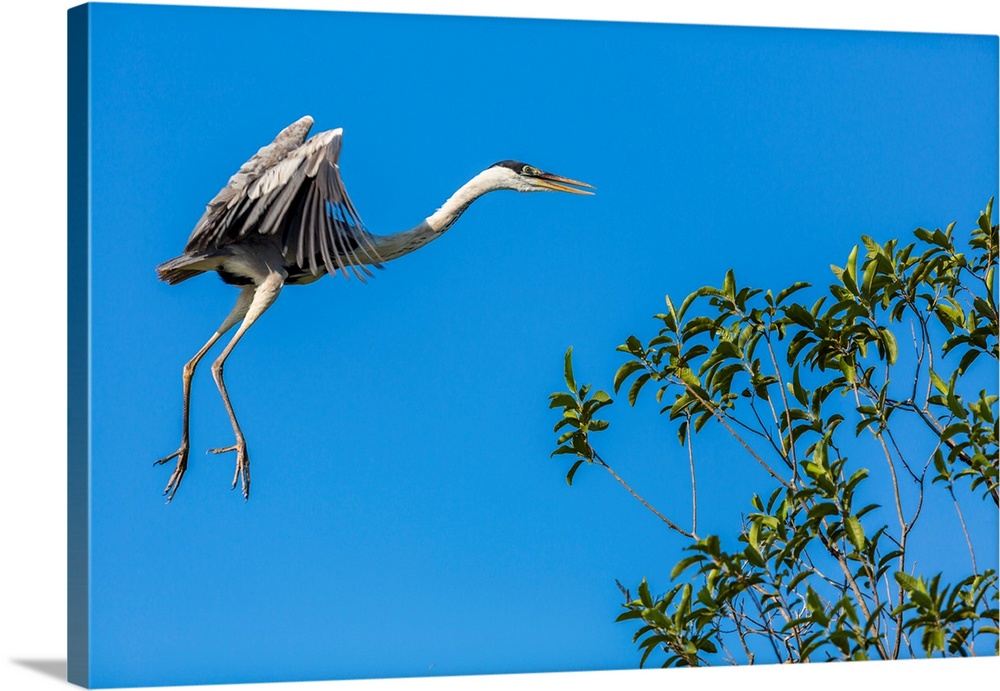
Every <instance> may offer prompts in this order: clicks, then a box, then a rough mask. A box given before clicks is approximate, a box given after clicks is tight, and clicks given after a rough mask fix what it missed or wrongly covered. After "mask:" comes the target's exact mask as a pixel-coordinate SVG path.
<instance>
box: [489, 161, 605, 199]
mask: <svg viewBox="0 0 1000 691" xmlns="http://www.w3.org/2000/svg"><path fill="white" fill-rule="evenodd" d="M487 172H488V173H490V175H491V176H495V178H496V184H497V189H509V190H516V191H518V192H571V193H573V194H593V192H591V191H590V190H592V189H594V186H593V185H588V184H587V183H585V182H580V181H579V180H570V179H569V178H564V177H560V176H559V175H553V174H552V173H546V172H545V171H544V170H539V169H538V168H535V167H534V166H532V165H528V164H527V163H522V162H521V161H500V162H499V163H494V164H493V165H492V166H490V167H489V168H488V169H487ZM582 188H586V189H582Z"/></svg>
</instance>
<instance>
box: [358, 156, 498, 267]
mask: <svg viewBox="0 0 1000 691" xmlns="http://www.w3.org/2000/svg"><path fill="white" fill-rule="evenodd" d="M498 182H499V181H498V178H497V176H496V174H495V173H493V172H491V169H487V170H484V171H483V172H482V173H480V174H479V175H477V176H476V177H474V178H472V179H471V180H469V181H468V182H467V183H465V184H464V185H462V186H461V187H459V188H458V190H457V191H456V192H455V193H454V194H453V195H451V197H449V198H448V201H446V202H445V203H444V204H442V205H441V208H440V209H438V210H437V211H435V212H434V213H433V214H431V215H430V216H428V217H427V218H425V219H424V220H423V221H422V222H421V223H420V224H419V225H417V226H415V227H413V228H411V229H409V230H404V231H402V232H399V233H392V234H391V235H375V236H372V244H373V245H374V246H375V249H376V250H377V251H378V253H379V256H380V258H381V259H382V260H384V261H389V260H390V259H395V258H396V257H401V256H403V255H404V254H409V253H410V252H413V251H414V250H417V249H420V248H421V247H423V246H424V245H426V244H427V243H429V242H430V241H431V240H435V239H437V238H439V237H441V236H442V235H444V232H445V231H446V230H448V229H449V228H451V226H452V225H453V224H454V223H455V221H457V220H458V218H459V216H461V215H462V214H463V213H465V210H466V209H468V208H469V205H470V204H472V202H474V201H476V200H477V199H479V197H481V196H483V195H484V194H486V193H487V192H492V191H494V190H497V189H501V188H500V186H499V184H498Z"/></svg>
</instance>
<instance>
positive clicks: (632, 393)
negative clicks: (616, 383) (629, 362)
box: [628, 372, 650, 406]
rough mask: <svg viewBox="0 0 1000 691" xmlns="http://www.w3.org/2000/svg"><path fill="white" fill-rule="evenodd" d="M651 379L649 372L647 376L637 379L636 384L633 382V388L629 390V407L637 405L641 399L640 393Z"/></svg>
mask: <svg viewBox="0 0 1000 691" xmlns="http://www.w3.org/2000/svg"><path fill="white" fill-rule="evenodd" d="M649 377H650V374H649V372H646V373H645V374H640V375H639V377H638V378H636V380H635V381H634V382H632V386H631V387H630V388H629V390H628V403H629V405H631V406H634V405H635V401H636V399H637V398H638V397H639V392H640V391H641V390H642V387H643V386H645V384H646V382H648V381H649Z"/></svg>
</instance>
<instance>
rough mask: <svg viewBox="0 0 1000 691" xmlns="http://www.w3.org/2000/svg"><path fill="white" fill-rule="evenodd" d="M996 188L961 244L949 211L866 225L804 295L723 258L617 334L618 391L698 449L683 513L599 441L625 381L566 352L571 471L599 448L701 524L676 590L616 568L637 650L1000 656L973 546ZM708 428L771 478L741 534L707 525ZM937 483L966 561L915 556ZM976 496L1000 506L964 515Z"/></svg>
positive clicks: (986, 399)
mask: <svg viewBox="0 0 1000 691" xmlns="http://www.w3.org/2000/svg"><path fill="white" fill-rule="evenodd" d="M992 207H993V200H992V199H991V200H990V201H989V203H988V204H987V206H986V210H985V211H984V212H982V213H981V215H980V217H979V222H978V224H977V226H976V227H975V228H973V229H972V231H971V233H970V234H969V237H968V240H967V248H966V249H964V250H963V249H961V248H960V247H959V246H958V244H957V243H956V240H955V237H954V228H955V224H954V223H952V224H951V225H949V226H948V227H947V228H946V229H945V230H943V231H942V230H940V229H938V230H934V231H928V230H925V229H922V228H920V229H917V230H915V231H914V232H913V235H914V236H915V238H916V241H915V242H912V243H910V244H908V245H905V246H901V243H900V242H899V241H897V240H889V241H888V242H886V243H884V244H879V243H877V242H876V241H875V240H873V239H872V238H870V237H867V236H862V238H861V239H862V245H861V246H860V247H859V246H855V247H854V248H853V249H852V250H851V252H850V254H849V256H848V258H847V262H846V264H845V265H844V266H843V267H838V266H832V267H831V269H832V271H833V275H834V278H835V282H834V283H833V285H831V286H830V287H829V290H828V291H825V294H824V295H822V296H820V297H818V299H815V301H813V302H811V303H809V304H807V303H805V302H797V301H796V299H801V296H803V295H808V294H809V293H810V292H811V291H812V287H811V286H810V285H809V284H808V283H804V282H798V283H793V284H792V285H789V286H787V287H785V288H784V289H782V290H780V291H778V292H777V293H773V292H772V291H770V290H767V291H762V290H760V289H756V288H750V287H740V286H739V285H738V284H737V281H736V276H735V274H734V272H733V271H732V270H730V271H729V272H727V273H726V275H725V278H724V280H723V282H722V286H721V287H704V288H700V289H698V290H696V291H694V292H693V293H691V294H690V295H688V296H687V297H686V298H685V299H684V300H682V301H681V302H680V304H679V305H677V304H676V303H675V302H674V301H673V300H671V298H670V297H669V296H667V298H666V307H667V311H666V312H664V313H662V314H657V315H656V316H655V319H656V320H657V321H658V322H659V323H660V324H661V328H660V329H659V332H658V333H657V334H656V335H655V336H653V337H652V338H651V339H649V340H648V342H646V343H645V344H644V343H643V342H642V341H640V339H639V338H637V337H635V336H629V337H628V338H627V339H626V340H625V343H624V344H623V345H621V346H619V347H618V350H619V351H621V352H622V353H624V354H625V356H626V357H627V360H626V361H625V362H624V364H622V365H621V367H620V368H619V369H618V370H617V372H616V373H615V375H614V379H613V390H614V393H615V394H616V395H617V394H618V393H619V392H620V391H623V390H625V389H626V387H627V400H628V402H629V404H630V405H631V406H635V404H636V402H637V400H638V398H639V396H640V395H644V396H648V395H655V398H656V401H657V402H658V403H659V404H660V405H661V406H662V409H661V410H660V413H661V415H663V416H665V417H666V418H667V420H668V421H669V424H670V425H672V426H673V427H674V428H675V429H676V433H677V438H678V440H679V442H680V445H681V447H682V448H683V449H684V453H686V455H687V458H688V462H689V465H690V485H691V496H692V502H691V503H692V515H691V517H690V523H689V524H688V523H687V522H686V521H685V520H682V519H681V518H679V517H677V516H673V517H670V516H667V515H665V514H664V513H662V512H660V511H659V510H658V509H656V508H654V506H653V505H652V504H650V503H649V502H647V501H646V499H644V498H642V497H641V496H640V495H639V494H638V493H637V492H636V491H635V490H634V489H633V488H632V486H631V485H630V484H629V483H628V482H626V481H625V480H624V479H623V478H622V477H621V476H620V475H619V474H618V473H617V472H616V471H615V470H614V469H613V467H612V465H611V464H610V463H608V462H607V461H606V460H605V459H604V458H602V456H601V454H600V453H598V451H597V448H596V447H595V434H596V433H599V432H602V431H603V430H605V429H607V428H608V425H609V422H608V421H607V420H603V419H600V418H598V417H597V415H598V412H599V411H602V409H604V408H606V407H607V406H610V405H611V404H612V403H613V399H612V397H611V396H610V395H608V394H607V393H606V392H605V391H602V390H594V389H593V388H592V387H591V386H590V385H589V384H588V385H584V386H579V387H578V386H577V384H576V381H575V378H574V373H573V363H572V348H570V349H569V350H568V351H567V352H566V357H565V379H566V385H567V388H568V390H567V391H562V392H558V393H554V394H552V395H551V396H550V407H552V408H558V409H561V411H562V415H561V418H560V420H559V421H558V422H557V423H556V425H555V431H556V432H557V433H559V437H558V446H557V448H556V449H555V451H554V452H553V454H552V455H553V456H556V457H559V458H562V457H563V456H564V455H565V456H569V457H572V461H573V462H572V465H571V466H570V468H569V471H568V473H567V475H566V480H567V482H568V483H569V484H570V485H572V482H573V478H574V476H575V475H576V473H577V472H578V471H579V470H580V468H581V467H583V466H596V467H600V468H604V469H605V470H607V471H608V472H609V473H610V474H611V475H612V476H613V477H614V478H615V479H616V480H617V481H618V482H619V483H621V484H622V485H623V486H624V487H625V488H626V489H627V490H628V491H629V492H630V493H631V494H632V495H633V496H634V497H635V498H636V499H637V500H638V501H640V502H641V503H642V504H643V506H645V507H646V508H647V509H649V510H650V511H651V512H652V513H653V514H655V515H656V517H657V518H659V519H660V520H661V521H662V522H663V524H664V526H665V528H666V529H668V530H671V531H674V532H676V533H677V534H679V535H680V536H682V538H683V540H684V541H685V543H686V546H685V550H686V552H687V554H686V556H683V558H679V559H678V561H677V562H676V565H675V566H674V568H673V570H672V572H671V573H670V574H669V579H670V584H669V586H668V587H667V590H666V591H665V592H664V593H663V594H661V595H658V596H654V595H653V592H652V590H651V588H650V585H649V583H647V581H646V580H645V579H643V581H642V582H641V583H640V584H639V585H638V587H637V594H638V597H636V598H633V597H632V595H631V593H630V591H629V589H626V588H624V587H622V586H621V584H619V588H620V589H621V591H622V593H623V594H624V596H625V602H624V604H623V608H624V612H623V613H622V614H621V615H620V616H619V617H618V619H617V621H623V622H632V623H633V624H635V625H638V627H639V628H638V630H637V631H636V632H635V636H634V640H635V641H636V642H637V643H638V647H639V649H640V650H641V651H642V657H641V661H640V665H642V664H645V663H646V662H647V660H648V659H649V658H650V656H651V655H653V654H654V653H656V657H657V658H659V657H660V656H661V655H662V656H664V661H663V663H662V664H663V666H665V667H668V666H680V665H685V666H687V665H692V666H693V665H704V664H717V663H720V662H731V663H739V662H745V663H753V662H755V661H765V660H766V661H770V662H801V661H820V660H830V659H870V658H872V659H876V658H877V659H895V658H900V657H915V656H918V655H920V654H923V655H926V656H934V655H962V656H966V655H977V654H997V651H998V647H997V646H998V642H997V641H998V628H997V627H998V622H997V619H998V614H997V603H998V584H997V572H996V568H995V567H996V565H995V564H992V565H984V564H980V563H979V562H977V560H976V550H975V547H974V544H975V542H976V540H975V531H977V530H979V531H980V533H981V534H984V535H985V537H986V538H992V539H993V540H996V532H997V520H996V519H997V511H996V509H997V505H998V501H1000V497H998V445H997V431H998V411H997V401H998V397H997V384H998V382H997V375H998V368H997V360H998V347H997V335H998V318H997V299H996V270H997V247H998V233H997V226H996V225H992V221H991V216H992ZM601 414H602V415H603V414H604V413H601ZM709 427H714V428H715V430H716V431H717V432H718V431H720V430H721V431H723V432H724V433H725V434H726V435H728V437H729V438H731V439H732V440H734V441H735V442H736V444H737V445H738V448H739V449H740V450H741V454H743V455H744V456H745V460H746V461H747V462H752V463H756V464H758V465H759V466H760V467H761V468H762V469H763V470H764V471H765V473H766V477H767V478H768V479H769V480H768V481H769V483H770V486H768V487H763V488H761V491H758V493H756V494H753V496H752V497H747V498H748V499H749V505H750V506H749V510H748V512H747V513H746V514H745V515H744V517H743V521H742V524H741V525H739V526H738V528H736V527H735V526H734V528H736V529H734V531H733V533H734V535H733V539H723V538H721V537H720V536H718V535H705V536H703V535H701V534H700V533H699V531H698V500H697V483H696V480H695V478H696V474H695V465H696V463H695V461H696V453H695V450H696V445H695V439H696V438H697V437H699V436H700V435H704V434H705V432H706V431H707V430H708V429H709ZM874 468H878V470H879V472H878V475H879V477H881V478H885V481H880V482H875V481H874V480H873V479H872V476H873V472H872V469H874ZM935 493H937V494H935ZM932 495H933V498H934V499H935V501H937V500H939V499H941V497H945V498H946V499H947V503H948V508H949V510H953V511H954V512H956V514H957V518H958V524H959V525H960V526H961V535H960V536H956V537H957V538H958V539H960V540H961V539H964V541H965V543H966V544H967V546H968V552H969V557H970V558H969V562H970V564H971V570H969V571H968V572H960V573H959V574H958V575H957V576H946V575H945V574H944V571H946V570H947V571H949V573H951V572H953V571H954V570H955V568H959V569H961V568H962V567H961V566H958V567H956V565H954V564H949V565H942V564H940V563H938V564H931V565H929V567H926V566H923V562H922V563H921V565H922V569H921V571H920V572H917V571H915V570H914V568H913V559H912V554H913V552H914V550H917V549H919V548H920V545H919V544H917V543H915V542H914V540H915V536H916V535H917V534H916V533H914V532H913V531H914V528H915V526H916V525H917V524H918V521H921V520H922V519H923V520H934V516H933V514H928V513H926V512H924V510H923V509H924V507H925V506H926V505H927V504H928V501H929V500H930V499H931V498H932ZM871 497H876V498H877V501H867V499H868V498H871ZM970 508H971V509H975V510H976V511H978V512H982V511H983V510H986V511H987V515H989V516H992V521H988V522H982V521H979V522H973V521H968V522H967V521H966V517H965V516H966V513H967V512H969V511H970ZM927 516H929V517H927ZM924 547H925V549H926V546H924ZM945 566H947V567H948V568H947V569H945V568H944V567H945ZM984 567H993V568H984Z"/></svg>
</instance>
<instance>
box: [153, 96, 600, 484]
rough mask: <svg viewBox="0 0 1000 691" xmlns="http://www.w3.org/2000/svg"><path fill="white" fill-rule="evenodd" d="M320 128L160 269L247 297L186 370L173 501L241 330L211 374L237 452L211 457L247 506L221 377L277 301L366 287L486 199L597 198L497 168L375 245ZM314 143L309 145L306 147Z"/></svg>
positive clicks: (517, 168)
mask: <svg viewBox="0 0 1000 691" xmlns="http://www.w3.org/2000/svg"><path fill="white" fill-rule="evenodd" d="M312 125H313V119H312V117H310V116H308V115H307V116H305V117H302V118H300V119H299V120H297V121H295V122H293V123H292V124H291V125H289V126H288V127H286V128H284V129H283V130H281V132H279V133H278V135H277V136H276V137H275V138H274V141H272V142H271V143H270V144H268V145H266V146H264V147H262V148H261V149H260V150H258V151H257V153H256V154H255V155H254V156H253V157H251V158H250V160H248V161H247V162H246V163H244V164H243V166H242V167H240V169H239V170H238V171H237V172H236V174H235V175H233V176H232V177H231V178H230V179H229V183H228V184H227V185H226V186H225V187H223V188H222V190H221V191H220V192H219V193H218V194H217V195H215V197H214V198H213V199H212V200H211V201H210V202H209V203H208V205H207V207H206V208H205V213H204V214H203V215H202V216H201V218H200V219H199V221H198V222H197V224H196V225H195V227H194V230H193V231H192V232H191V236H190V237H189V238H188V241H187V245H185V247H184V253H183V254H181V255H180V256H178V257H175V258H173V259H170V260H169V261H166V262H164V263H162V264H160V265H159V266H157V267H156V271H157V275H158V276H159V279H160V280H161V281H165V282H166V283H168V284H170V285H174V284H177V283H180V282H182V281H186V280H187V279H189V278H193V277H194V276H197V275H199V274H202V273H206V272H211V271H214V272H216V273H217V274H218V275H219V276H220V277H221V278H222V280H223V281H224V282H226V283H228V284H230V285H233V286H236V287H237V288H239V289H240V293H239V296H238V297H237V298H236V305H235V306H234V307H233V309H232V311H230V312H229V315H228V316H227V317H226V318H225V319H224V320H223V321H222V324H221V325H220V326H219V328H218V329H216V331H215V333H213V334H212V336H211V338H209V339H208V341H207V342H206V343H205V345H203V346H202V347H201V348H200V349H199V350H198V352H196V353H195V354H194V357H192V358H191V359H190V360H189V361H188V362H187V363H186V364H185V365H184V368H183V374H182V383H183V404H182V417H181V444H180V447H179V448H178V449H177V450H176V451H175V452H173V453H172V454H170V455H169V456H166V457H164V458H161V459H159V460H157V461H155V462H154V465H163V464H165V463H169V462H170V461H172V460H174V459H176V465H175V466H174V471H173V473H172V474H171V476H170V479H169V480H168V481H167V486H166V488H165V489H164V490H163V493H164V495H166V496H167V503H170V501H171V500H173V498H174V495H175V494H176V493H177V489H178V488H179V487H180V485H181V480H182V479H183V478H184V473H185V471H186V470H187V466H188V452H189V450H190V419H191V381H192V379H193V378H194V373H195V369H196V368H197V367H198V363H199V362H201V360H202V358H203V357H204V356H205V354H206V353H207V352H208V351H209V350H210V349H211V348H212V346H213V345H215V343H216V342H217V341H218V340H219V339H220V338H222V337H223V336H224V335H225V334H226V333H228V332H229V331H230V329H232V328H233V327H234V326H236V325H237V324H239V327H238V328H237V329H236V333H235V334H234V335H233V336H232V338H231V339H230V340H229V342H228V343H227V344H226V346H225V347H224V348H223V350H222V353H221V354H220V355H219V356H218V358H217V359H216V360H215V362H214V363H213V364H212V376H213V378H214V379H215V384H216V386H217V387H218V389H219V394H220V395H221V397H222V403H223V405H224V406H225V408H226V413H227V414H228V415H229V421H230V423H231V424H232V427H233V435H234V437H235V439H234V443H233V444H232V445H230V446H226V447H221V448H214V449H209V450H208V452H209V453H214V454H222V453H227V452H231V451H234V452H236V472H235V474H234V475H233V484H232V487H233V489H235V488H236V485H237V483H239V484H240V486H241V489H242V492H243V499H244V501H246V500H248V499H249V498H250V457H249V455H248V453H247V442H246V437H245V436H244V434H243V430H242V429H241V428H240V424H239V422H238V421H237V419H236V412H235V410H234V408H233V404H232V401H231V400H230V397H229V393H228V391H227V390H226V383H225V379H224V377H223V369H224V367H225V364H226V360H227V359H228V358H229V356H230V355H231V354H232V352H233V349H234V348H235V347H236V344H237V343H239V341H240V339H242V338H243V336H244V335H245V334H246V332H247V330H249V329H250V327H251V326H253V325H254V323H255V322H256V321H257V320H258V319H259V318H260V316H261V315H262V314H263V313H264V312H265V311H266V310H267V309H268V308H269V307H270V306H271V305H272V304H274V301H275V300H277V298H278V295H279V293H281V289H282V288H283V287H284V286H286V285H304V284H307V283H312V282H314V281H316V280H318V279H320V278H322V277H323V276H324V275H326V274H330V275H336V274H337V273H338V272H340V274H342V275H343V276H344V277H346V278H350V276H351V275H354V276H356V277H357V278H359V279H360V280H361V281H364V280H365V277H366V276H367V277H370V276H372V271H371V269H370V267H373V268H382V267H383V264H384V263H385V262H388V261H391V260H393V259H396V258H398V257H401V256H403V255H405V254H409V253H410V252H413V251H415V250H417V249H420V248H421V247H423V246H424V245H426V244H427V243H429V242H431V241H432V240H435V239H437V238H439V237H441V235H443V234H444V232H445V231H447V230H448V229H449V228H451V226H452V225H454V223H455V221H457V220H458V218H459V217H460V216H461V215H462V214H463V213H464V212H465V211H466V209H468V208H469V206H470V205H471V204H472V203H473V202H474V201H475V200H476V199H478V198H479V197H481V196H483V195H484V194H486V193H488V192H494V191H496V190H515V191H517V192H569V193H572V194H593V192H592V191H591V190H593V189H594V187H593V186H592V185H588V184H587V183H585V182H580V181H578V180H571V179H569V178H564V177H560V176H558V175H553V174H552V173H547V172H545V171H542V170H540V169H538V168H535V167H534V166H531V165H528V164H526V163H522V162H520V161H513V160H504V161H500V162H498V163H495V164H493V165H492V166H490V167H489V168H487V169H485V170H484V171H482V172H481V173H479V174H478V175H476V176H474V177H473V178H472V179H471V180H469V181H468V182H466V183H465V184H464V185H462V186H461V187H459V188H458V190H457V191H455V193H454V194H452V195H451V196H450V197H449V198H448V199H447V201H445V202H444V204H442V205H441V207H440V208H439V209H437V211H435V212H434V213H432V214H431V215H430V216H427V217H426V218H425V219H424V220H423V221H421V222H420V223H418V224H417V225H416V226H414V227H413V228H411V229H409V230H404V231H401V232H398V233H392V234H389V235H376V234H373V233H371V232H369V231H368V230H367V228H366V227H365V226H364V224H363V223H362V221H361V217H360V216H359V214H358V211H357V209H355V207H354V205H353V204H352V203H351V200H350V197H348V196H347V191H346V190H345V189H344V183H343V180H342V178H341V176H340V166H339V164H338V161H339V158H340V149H341V142H342V137H343V129H342V128H338V129H333V130H328V131H325V132H320V133H318V134H315V135H313V136H312V137H309V131H310V130H311V129H312ZM307 137H308V138H307Z"/></svg>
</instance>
